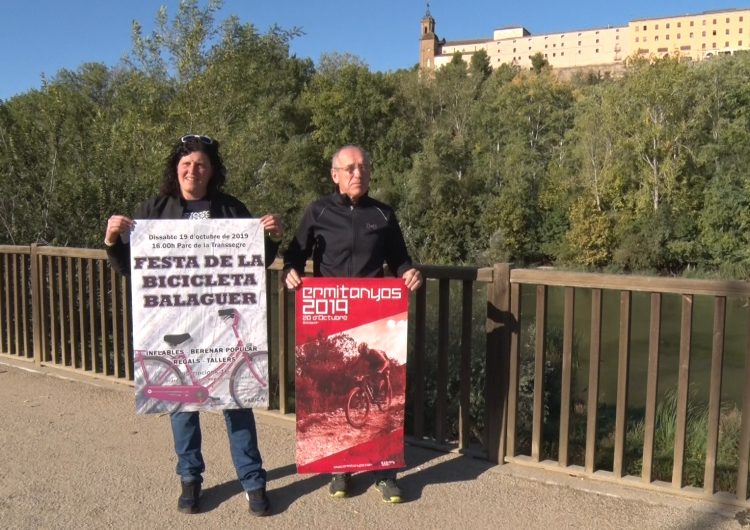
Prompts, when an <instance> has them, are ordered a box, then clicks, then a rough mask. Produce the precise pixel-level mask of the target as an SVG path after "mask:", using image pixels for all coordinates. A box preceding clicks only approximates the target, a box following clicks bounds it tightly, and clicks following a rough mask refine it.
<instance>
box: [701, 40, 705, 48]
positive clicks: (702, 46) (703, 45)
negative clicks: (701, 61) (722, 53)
mask: <svg viewBox="0 0 750 530" xmlns="http://www.w3.org/2000/svg"><path fill="white" fill-rule="evenodd" d="M701 48H703V49H704V50H705V49H706V43H705V42H704V43H703V44H702V45H701Z"/></svg>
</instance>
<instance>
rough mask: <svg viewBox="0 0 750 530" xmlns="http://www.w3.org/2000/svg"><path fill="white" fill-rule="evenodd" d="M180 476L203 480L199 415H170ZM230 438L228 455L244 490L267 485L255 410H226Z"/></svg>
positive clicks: (203, 464) (184, 480) (186, 479)
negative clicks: (256, 427) (256, 428)
mask: <svg viewBox="0 0 750 530" xmlns="http://www.w3.org/2000/svg"><path fill="white" fill-rule="evenodd" d="M170 420H171V422H172V435H173V437H174V450H175V453H177V474H178V475H179V476H180V479H181V480H182V481H183V482H195V481H200V482H202V481H203V478H202V477H201V473H203V472H204V471H205V470H206V464H205V463H204V462H203V455H202V454H201V425H200V419H199V415H198V413H197V412H177V413H175V414H172V415H171V416H170ZM224 421H225V422H226V424H227V435H228V436H229V452H230V453H231V455H232V462H234V468H235V470H236V471H237V478H239V479H240V483H241V484H242V488H243V489H244V490H245V491H253V490H257V489H260V488H265V486H266V470H265V469H263V460H262V459H261V456H260V451H259V450H258V434H257V432H256V431H255V417H254V416H253V411H252V409H231V410H225V411H224Z"/></svg>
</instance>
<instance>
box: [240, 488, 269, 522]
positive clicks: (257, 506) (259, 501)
mask: <svg viewBox="0 0 750 530" xmlns="http://www.w3.org/2000/svg"><path fill="white" fill-rule="evenodd" d="M245 498H246V499H247V502H248V504H249V506H250V513H251V514H252V515H255V516H258V517H262V516H264V515H268V512H270V511H271V503H270V502H268V497H267V496H266V488H260V489H257V490H253V491H246V492H245Z"/></svg>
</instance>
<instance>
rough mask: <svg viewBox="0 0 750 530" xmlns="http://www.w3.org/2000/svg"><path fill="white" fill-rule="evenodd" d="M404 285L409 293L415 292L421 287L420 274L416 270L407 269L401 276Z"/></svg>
mask: <svg viewBox="0 0 750 530" xmlns="http://www.w3.org/2000/svg"><path fill="white" fill-rule="evenodd" d="M401 277H402V278H403V279H404V283H405V284H406V288H407V289H409V290H410V291H416V290H417V289H419V288H420V286H421V285H422V273H421V272H419V271H418V270H417V269H409V270H408V271H406V272H405V273H404V274H402V275H401Z"/></svg>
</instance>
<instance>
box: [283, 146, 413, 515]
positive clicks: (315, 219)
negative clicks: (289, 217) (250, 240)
mask: <svg viewBox="0 0 750 530" xmlns="http://www.w3.org/2000/svg"><path fill="white" fill-rule="evenodd" d="M331 178H332V179H333V182H334V184H335V185H336V188H337V189H336V191H335V192H334V193H333V194H332V195H328V196H326V197H323V198H321V199H319V200H317V201H315V202H314V203H312V204H311V205H309V206H308V207H307V209H306V210H305V213H304V215H303V217H302V221H301V223H300V226H299V229H298V230H297V233H296V234H295V237H294V239H292V241H291V243H290V244H289V248H288V249H287V251H286V252H285V253H284V276H283V278H284V282H285V284H286V286H287V288H289V289H297V288H298V287H299V286H300V285H302V281H303V280H302V278H301V275H302V273H303V271H304V267H305V261H306V260H307V259H308V258H309V257H310V256H312V259H313V274H314V275H315V276H325V277H339V278H340V277H353V278H373V277H375V278H377V277H382V276H383V275H384V270H383V263H384V262H385V263H387V264H388V268H389V269H390V270H391V271H392V272H393V273H394V274H395V275H396V276H400V277H401V278H403V279H404V283H405V284H406V287H407V288H408V289H409V290H411V291H415V290H416V289H418V288H419V286H420V285H422V275H421V273H420V272H419V271H418V270H417V269H415V268H414V266H413V265H412V262H411V258H410V257H409V253H408V252H407V250H406V243H404V236H403V234H402V233H401V228H400V227H399V224H398V220H397V219H396V215H395V213H394V212H393V209H392V208H391V207H390V206H388V205H386V204H383V203H382V202H379V201H376V200H375V199H373V198H371V197H370V196H369V195H368V191H369V189H370V158H369V156H368V154H367V153H366V152H365V150H364V149H362V148H361V147H359V146H356V145H346V146H344V147H342V148H340V149H339V150H338V151H336V153H335V154H334V155H333V159H332V161H331ZM374 475H375V487H376V488H377V490H378V491H379V492H380V493H381V494H382V495H383V500H384V501H385V502H390V503H398V502H401V501H402V492H401V489H400V488H399V487H398V484H397V483H396V473H395V471H393V470H384V471H377V472H375V473H374ZM349 479H350V474H348V473H341V474H334V475H333V478H332V480H331V484H330V486H329V489H328V491H329V493H330V494H331V496H333V497H338V498H340V497H346V496H347V493H348V487H349Z"/></svg>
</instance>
